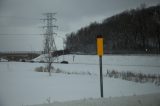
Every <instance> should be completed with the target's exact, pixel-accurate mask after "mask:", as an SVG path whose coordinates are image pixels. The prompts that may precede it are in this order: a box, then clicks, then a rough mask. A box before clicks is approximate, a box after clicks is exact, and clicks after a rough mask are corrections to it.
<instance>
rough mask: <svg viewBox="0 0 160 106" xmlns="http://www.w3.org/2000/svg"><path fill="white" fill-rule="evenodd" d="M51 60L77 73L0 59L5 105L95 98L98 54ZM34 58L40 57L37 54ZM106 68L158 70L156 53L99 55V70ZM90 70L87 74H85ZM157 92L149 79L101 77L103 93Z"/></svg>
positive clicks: (0, 93)
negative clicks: (134, 79)
mask: <svg viewBox="0 0 160 106" xmlns="http://www.w3.org/2000/svg"><path fill="white" fill-rule="evenodd" d="M63 59H64V60H66V61H68V62H69V64H58V63H53V64H52V65H53V66H54V68H55V69H56V70H57V69H59V70H62V71H63V72H70V73H79V74H66V73H52V76H51V77H49V75H48V73H46V72H36V71H35V68H36V67H40V66H45V64H44V63H22V62H0V101H2V102H1V103H2V104H4V105H5V106H24V105H34V104H45V103H46V104H47V103H52V102H56V101H59V102H64V101H71V100H79V99H85V98H86V99H87V98H92V99H94V98H99V97H100V90H99V89H100V88H99V85H100V84H99V65H98V64H99V58H98V56H95V55H66V56H64V57H63V56H61V57H60V58H59V59H58V60H56V61H58V62H60V61H62V60H63ZM34 60H35V61H39V60H43V56H40V57H38V58H36V59H34ZM107 70H116V71H131V72H138V73H139V72H141V73H145V74H160V56H143V55H137V56H129V55H128V56H126V55H123V56H121V55H105V56H103V73H106V72H107ZM86 73H91V75H89V74H86ZM153 93H160V87H159V86H155V85H154V84H152V83H143V84H141V83H135V82H131V81H125V80H121V79H114V78H108V77H104V97H109V98H111V97H121V96H133V95H143V94H153Z"/></svg>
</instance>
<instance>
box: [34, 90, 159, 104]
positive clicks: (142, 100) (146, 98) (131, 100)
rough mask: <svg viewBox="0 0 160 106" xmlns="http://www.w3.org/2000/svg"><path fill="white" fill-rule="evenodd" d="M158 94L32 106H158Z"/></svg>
mask: <svg viewBox="0 0 160 106" xmlns="http://www.w3.org/2000/svg"><path fill="white" fill-rule="evenodd" d="M159 100H160V93H158V94H146V95H140V96H139V95H138V96H137V95H134V96H122V97H109V98H101V99H92V98H90V99H83V100H74V101H68V102H54V103H50V104H40V105H33V106H160V101H159Z"/></svg>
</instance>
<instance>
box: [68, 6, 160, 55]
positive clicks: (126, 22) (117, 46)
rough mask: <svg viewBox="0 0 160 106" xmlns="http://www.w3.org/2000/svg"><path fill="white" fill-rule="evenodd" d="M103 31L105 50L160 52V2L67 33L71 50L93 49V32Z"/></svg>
mask: <svg viewBox="0 0 160 106" xmlns="http://www.w3.org/2000/svg"><path fill="white" fill-rule="evenodd" d="M100 34H101V35H103V37H104V51H105V53H160V5H158V6H152V7H148V8H144V7H141V8H137V9H132V10H126V11H124V12H122V13H120V14H117V15H114V16H112V17H110V18H107V19H105V20H104V21H103V22H102V23H97V22H94V23H91V24H90V25H89V26H87V27H84V28H81V29H80V30H78V31H77V32H72V33H71V34H67V39H66V48H67V49H69V50H71V51H72V52H83V53H96V36H97V35H100Z"/></svg>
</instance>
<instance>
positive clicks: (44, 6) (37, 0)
mask: <svg viewBox="0 0 160 106" xmlns="http://www.w3.org/2000/svg"><path fill="white" fill-rule="evenodd" d="M142 3H145V4H146V5H147V6H151V5H157V4H159V3H160V0H0V51H17V50H18V51H25V50H26V51H30V50H34V51H37V50H43V35H41V34H43V32H44V30H43V29H42V28H41V26H43V25H44V23H43V21H42V20H40V19H43V18H45V17H44V16H43V13H47V12H51V13H54V12H56V13H57V14H56V16H55V17H56V18H57V22H56V23H55V24H56V25H58V26H59V28H58V30H55V32H56V33H57V34H58V36H60V37H58V36H57V37H55V39H56V45H57V47H58V49H62V48H63V40H62V38H65V35H66V34H67V33H71V32H72V31H74V32H75V31H77V30H78V29H80V28H81V27H85V26H86V25H89V24H90V23H91V22H94V21H97V22H101V21H102V20H104V19H105V18H107V17H110V16H112V15H114V14H116V13H120V12H122V11H124V10H127V9H133V8H136V7H138V6H140V4H142ZM27 34H28V35H27ZM31 34H35V35H31ZM38 34H39V35H38Z"/></svg>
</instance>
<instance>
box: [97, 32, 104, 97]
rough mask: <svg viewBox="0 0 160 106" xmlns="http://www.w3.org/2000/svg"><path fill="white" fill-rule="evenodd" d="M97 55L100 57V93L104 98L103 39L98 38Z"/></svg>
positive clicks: (99, 36)
mask: <svg viewBox="0 0 160 106" xmlns="http://www.w3.org/2000/svg"><path fill="white" fill-rule="evenodd" d="M97 55H99V66H100V93H101V98H103V73H102V55H103V37H102V36H101V35H98V36H97Z"/></svg>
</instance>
